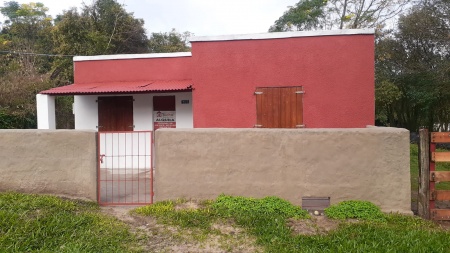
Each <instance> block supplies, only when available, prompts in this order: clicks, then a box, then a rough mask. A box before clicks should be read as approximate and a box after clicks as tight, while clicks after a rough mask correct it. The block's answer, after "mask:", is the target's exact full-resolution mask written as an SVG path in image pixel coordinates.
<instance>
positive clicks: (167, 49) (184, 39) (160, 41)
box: [148, 29, 192, 53]
mask: <svg viewBox="0 0 450 253" xmlns="http://www.w3.org/2000/svg"><path fill="white" fill-rule="evenodd" d="M190 36H192V34H191V33H190V32H184V33H182V34H181V33H179V32H177V31H176V30H175V29H172V31H170V32H168V33H167V32H166V33H162V32H161V33H152V35H151V36H150V38H149V40H148V46H149V50H150V52H151V53H171V52H189V51H191V48H190V46H189V41H188V39H189V37H190Z"/></svg>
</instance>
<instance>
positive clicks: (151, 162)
mask: <svg viewBox="0 0 450 253" xmlns="http://www.w3.org/2000/svg"><path fill="white" fill-rule="evenodd" d="M149 138H150V153H149V154H150V204H153V155H152V154H153V148H154V145H153V132H150V136H149Z"/></svg>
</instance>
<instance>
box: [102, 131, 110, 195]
mask: <svg viewBox="0 0 450 253" xmlns="http://www.w3.org/2000/svg"><path fill="white" fill-rule="evenodd" d="M102 134H103V139H104V140H105V157H104V159H105V162H106V161H107V158H106V153H107V151H108V150H107V148H108V146H107V145H106V139H107V137H108V135H107V134H106V133H102ZM105 165H106V166H105V167H106V168H105V175H106V179H108V164H105ZM104 185H105V187H104V188H105V195H106V196H105V202H107V201H108V186H109V185H108V181H105V182H104Z"/></svg>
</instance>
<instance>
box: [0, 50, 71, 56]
mask: <svg viewBox="0 0 450 253" xmlns="http://www.w3.org/2000/svg"><path fill="white" fill-rule="evenodd" d="M0 53H2V54H19V55H34V56H49V57H74V56H75V55H67V54H37V53H29V52H17V51H3V50H0Z"/></svg>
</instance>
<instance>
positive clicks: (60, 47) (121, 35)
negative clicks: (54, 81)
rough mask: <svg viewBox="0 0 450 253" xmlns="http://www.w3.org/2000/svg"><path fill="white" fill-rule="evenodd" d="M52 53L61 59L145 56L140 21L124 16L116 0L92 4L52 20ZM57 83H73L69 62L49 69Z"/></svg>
mask: <svg viewBox="0 0 450 253" xmlns="http://www.w3.org/2000/svg"><path fill="white" fill-rule="evenodd" d="M53 40H54V42H55V44H56V45H57V47H56V48H55V50H56V52H57V53H59V54H64V55H102V54H125V53H145V52H148V46H147V41H148V39H147V35H146V33H145V29H144V21H143V20H142V19H136V18H134V16H133V14H132V13H128V12H126V10H125V9H124V7H123V6H122V5H121V4H119V3H118V2H117V1H116V0H96V1H95V2H94V3H93V4H92V5H84V6H83V8H82V10H81V12H78V10H77V9H76V8H72V9H69V10H68V11H65V12H64V13H63V14H62V15H60V16H58V17H57V18H56V20H55V29H54V30H53ZM53 68H54V70H55V73H59V74H58V75H56V74H55V75H54V76H59V79H60V83H61V84H66V83H67V82H72V81H73V67H72V59H67V58H60V59H59V60H58V61H56V62H55V64H54V66H53Z"/></svg>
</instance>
